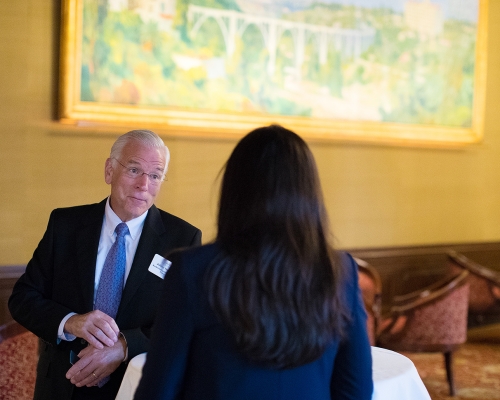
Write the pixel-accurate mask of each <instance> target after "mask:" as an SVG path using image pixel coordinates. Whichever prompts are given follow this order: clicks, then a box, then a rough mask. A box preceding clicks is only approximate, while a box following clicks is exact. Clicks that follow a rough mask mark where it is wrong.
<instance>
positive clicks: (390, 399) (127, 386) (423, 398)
mask: <svg viewBox="0 0 500 400" xmlns="http://www.w3.org/2000/svg"><path fill="white" fill-rule="evenodd" d="M372 359H373V383H374V390H373V396H372V400H431V397H430V396H429V393H428V392H427V389H426V388H425V386H424V383H423V382H422V380H421V379H420V376H419V375H418V372H417V369H416V368H415V365H413V362H412V361H411V360H410V359H409V358H407V357H405V356H403V355H401V354H399V353H396V352H394V351H390V350H386V349H382V348H380V347H372ZM145 362H146V353H143V354H139V355H138V356H136V357H134V358H132V360H130V363H129V364H128V368H127V371H126V372H125V375H124V376H123V381H122V384H121V386H120V390H119V391H118V395H117V396H116V400H131V399H132V398H133V397H134V393H135V389H136V388H137V386H138V385H139V380H140V379H141V374H142V366H143V365H144V363H145Z"/></svg>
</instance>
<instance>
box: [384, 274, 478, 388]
mask: <svg viewBox="0 0 500 400" xmlns="http://www.w3.org/2000/svg"><path fill="white" fill-rule="evenodd" d="M468 275H469V272H468V271H462V272H461V273H460V274H459V275H451V276H446V277H445V278H443V279H441V280H439V281H438V282H436V283H434V284H432V285H430V286H427V287H425V288H423V289H422V290H419V291H416V292H412V293H409V294H406V295H403V296H396V297H394V299H393V303H392V304H393V305H392V307H391V313H390V316H389V317H388V318H387V319H385V320H384V322H383V326H381V332H380V334H379V336H378V342H377V343H378V345H379V346H380V347H384V348H387V349H390V350H394V351H398V352H439V353H443V354H444V360H445V368H446V375H447V380H448V384H449V387H450V395H451V396H454V395H455V383H454V379H453V358H452V355H453V352H454V351H455V350H456V349H457V348H458V346H459V345H460V344H462V343H464V342H465V341H466V340H467V309H468V300H469V284H468V282H467V276H468Z"/></svg>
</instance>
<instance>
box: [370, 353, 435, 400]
mask: <svg viewBox="0 0 500 400" xmlns="http://www.w3.org/2000/svg"><path fill="white" fill-rule="evenodd" d="M372 359H373V384H374V385H373V386H374V389H373V396H372V400H431V396H429V392H427V389H426V388H425V386H424V383H423V382H422V379H420V376H419V375H418V372H417V369H416V368H415V365H413V362H412V361H411V360H410V359H409V358H407V357H405V356H403V355H402V354H399V353H396V352H394V351H390V350H386V349H381V348H380V347H372Z"/></svg>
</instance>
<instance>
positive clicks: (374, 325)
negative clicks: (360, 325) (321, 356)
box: [354, 258, 382, 346]
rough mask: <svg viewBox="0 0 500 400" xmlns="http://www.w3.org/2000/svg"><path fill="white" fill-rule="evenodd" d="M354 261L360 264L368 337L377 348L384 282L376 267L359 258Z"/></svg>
mask: <svg viewBox="0 0 500 400" xmlns="http://www.w3.org/2000/svg"><path fill="white" fill-rule="evenodd" d="M354 260H355V261H356V263H357V264H358V282H359V287H360V289H361V293H362V295H363V303H364V305H365V310H366V314H367V316H368V318H367V322H366V323H367V330H368V337H369V339H370V344H371V345H372V346H375V344H376V342H377V330H378V328H379V323H380V314H381V310H382V281H381V280H380V275H379V273H378V271H377V270H376V269H375V267H373V266H372V265H370V264H368V263H367V262H366V261H364V260H361V259H359V258H354Z"/></svg>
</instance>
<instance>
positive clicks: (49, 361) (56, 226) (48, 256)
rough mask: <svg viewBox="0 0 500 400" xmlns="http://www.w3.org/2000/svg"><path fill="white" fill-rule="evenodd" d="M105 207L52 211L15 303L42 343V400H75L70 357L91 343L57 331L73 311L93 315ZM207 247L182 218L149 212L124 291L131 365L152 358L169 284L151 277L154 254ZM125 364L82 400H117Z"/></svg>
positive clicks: (122, 312) (122, 314) (121, 316)
mask: <svg viewBox="0 0 500 400" xmlns="http://www.w3.org/2000/svg"><path fill="white" fill-rule="evenodd" d="M105 205H106V200H103V201H102V202H100V203H98V204H90V205H84V206H77V207H70V208H61V209H56V210H54V211H52V213H51V215H50V219H49V223H48V226H47V230H46V232H45V234H44V236H43V238H42V240H41V241H40V243H39V245H38V247H37V249H36V250H35V252H34V254H33V258H32V259H31V260H30V262H29V263H28V265H27V267H26V272H25V273H24V274H23V275H22V276H21V277H20V278H19V280H18V281H17V283H16V284H15V286H14V289H13V292H12V295H11V296H10V299H9V309H10V312H11V314H12V316H13V317H14V319H15V320H16V321H18V322H19V323H20V324H21V325H23V326H25V327H26V328H27V329H29V330H30V331H32V332H33V333H35V334H36V335H37V336H39V337H40V338H41V339H42V341H43V342H42V343H41V344H42V346H41V353H40V359H39V362H38V368H37V382H36V389H35V398H36V399H47V400H49V399H50V400H54V399H70V398H71V396H72V393H73V389H74V388H76V387H75V386H74V385H72V384H71V382H70V381H69V380H68V379H66V377H65V374H66V372H67V371H68V369H69V368H70V367H71V364H70V363H69V357H70V356H69V355H70V350H73V351H75V352H76V353H78V352H79V351H80V350H81V349H82V348H83V347H84V346H86V343H85V341H83V340H82V339H75V340H74V341H71V342H67V341H60V343H58V341H59V340H58V338H57V330H58V327H59V324H60V323H61V321H62V319H63V318H64V316H66V315H67V314H68V313H70V312H75V313H78V314H84V313H87V312H89V311H92V309H93V296H94V278H95V266H96V259H97V249H98V244H99V238H100V234H101V228H102V222H103V217H104V209H105ZM200 244H201V231H200V230H199V229H197V228H195V227H194V226H192V225H190V224H188V223H187V222H185V221H183V220H182V219H180V218H177V217H175V216H173V215H171V214H169V213H166V212H164V211H162V210H159V209H158V208H157V207H155V206H154V205H153V206H152V207H151V208H150V209H149V212H148V215H147V217H146V220H145V222H144V228H143V230H142V234H141V238H140V240H139V244H138V246H137V251H136V254H135V257H134V261H133V263H132V267H131V269H130V273H129V276H128V278H127V282H126V285H125V287H124V290H123V295H122V299H121V303H120V306H119V309H118V314H117V316H116V318H115V320H116V323H117V324H118V327H119V328H120V330H121V331H122V332H123V334H124V335H125V338H126V340H127V345H128V355H129V359H131V358H132V357H134V356H136V355H137V354H139V353H143V352H145V351H148V349H149V336H150V330H151V326H152V324H153V320H154V317H155V314H156V308H157V307H156V306H157V303H158V299H159V295H160V292H161V288H162V284H163V280H162V279H161V278H159V277H158V276H156V275H154V274H153V273H151V272H149V271H148V268H149V265H150V264H151V261H152V259H153V257H154V255H155V254H160V255H165V254H166V253H168V252H169V251H171V250H173V249H175V248H182V247H187V246H193V245H200ZM125 369H126V363H123V364H122V365H121V366H120V367H119V368H118V369H117V370H116V371H115V372H114V373H113V374H112V375H111V380H110V381H109V382H108V383H107V384H106V385H104V386H103V387H102V388H101V389H99V388H97V387H93V388H80V389H79V388H76V390H77V391H78V392H81V393H82V394H83V397H88V398H96V399H97V398H103V399H114V398H115V396H116V393H117V391H118V388H119V386H120V383H121V380H122V378H123V374H124V372H125Z"/></svg>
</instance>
